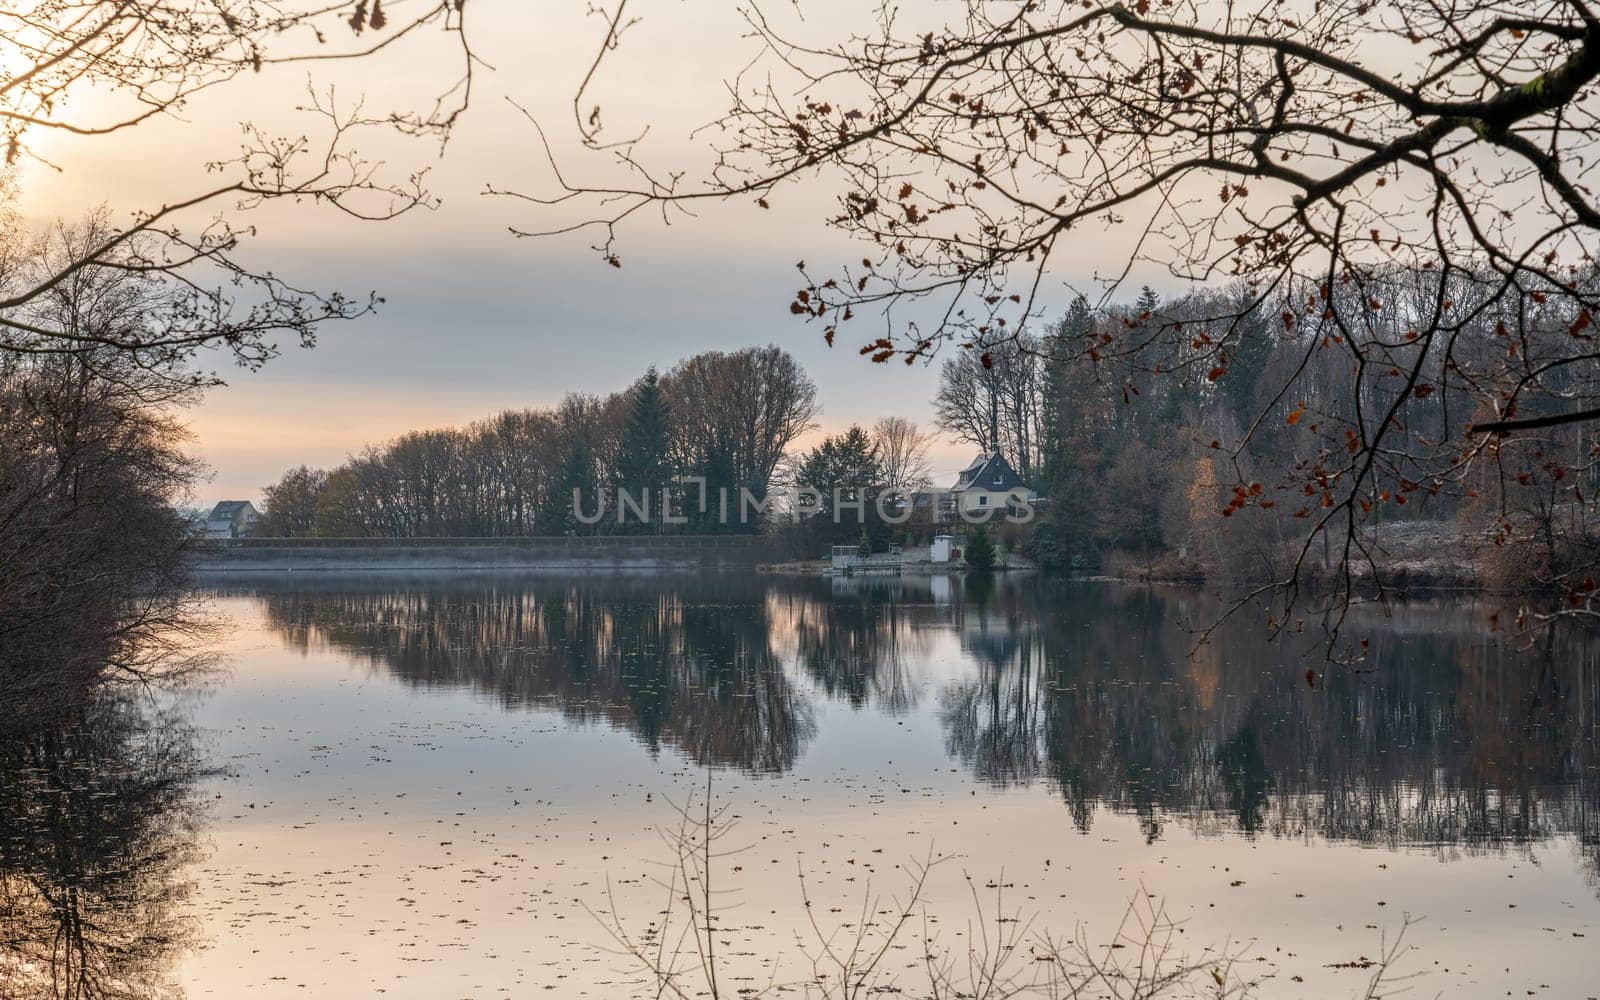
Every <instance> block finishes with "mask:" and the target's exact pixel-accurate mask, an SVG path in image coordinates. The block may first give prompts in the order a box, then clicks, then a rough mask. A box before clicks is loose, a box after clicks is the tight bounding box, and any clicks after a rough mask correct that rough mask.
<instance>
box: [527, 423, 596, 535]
mask: <svg viewBox="0 0 1600 1000" xmlns="http://www.w3.org/2000/svg"><path fill="white" fill-rule="evenodd" d="M599 503H600V490H599V489H598V484H597V483H596V482H595V473H594V451H593V449H591V448H590V446H589V439H588V438H587V437H586V436H584V435H582V434H578V435H575V436H574V437H573V439H572V443H571V444H570V445H569V446H568V447H567V453H566V455H565V456H564V457H563V458H562V460H561V468H560V470H559V472H558V473H557V475H556V481H555V484H554V486H553V487H552V488H551V491H550V501H549V502H548V503H546V504H545V505H544V507H543V508H542V509H541V510H540V511H539V527H540V532H539V533H540V534H544V535H593V534H597V533H598V531H599V529H600V528H601V527H602V526H603V525H604V524H605V523H606V522H605V521H604V520H602V521H601V522H600V523H599V524H584V523H582V522H581V521H579V520H578V518H577V511H578V510H579V509H580V505H581V509H582V511H583V513H584V516H586V517H593V516H594V513H595V510H596V508H597V507H598V505H599ZM607 513H608V514H609V513H610V512H609V511H608V512H607Z"/></svg>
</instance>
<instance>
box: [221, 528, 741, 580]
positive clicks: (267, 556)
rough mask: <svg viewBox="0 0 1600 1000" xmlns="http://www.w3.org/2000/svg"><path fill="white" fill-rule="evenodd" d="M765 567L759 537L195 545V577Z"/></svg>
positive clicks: (281, 541) (283, 541) (352, 540)
mask: <svg viewBox="0 0 1600 1000" xmlns="http://www.w3.org/2000/svg"><path fill="white" fill-rule="evenodd" d="M771 559H772V551H771V545H770V543H769V541H768V540H767V539H766V538H763V537H761V536H759V535H677V536H670V535H659V536H657V535H640V536H601V537H594V538H405V539H388V538H315V539H295V538H242V539H234V540H226V541H202V542H198V543H196V545H195V559H194V564H193V567H194V569H195V570H196V571H198V572H202V573H228V572H246V573H262V572H276V571H281V572H288V571H295V572H300V571H317V570H363V571H365V570H399V571H416V570H424V571H432V570H497V569H507V570H512V569H515V570H539V569H551V570H572V569H604V570H656V569H692V568H697V567H728V568H738V567H752V566H755V565H756V564H758V563H763V562H769V561H771Z"/></svg>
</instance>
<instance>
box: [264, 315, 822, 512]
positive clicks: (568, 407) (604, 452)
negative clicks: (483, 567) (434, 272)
mask: <svg viewBox="0 0 1600 1000" xmlns="http://www.w3.org/2000/svg"><path fill="white" fill-rule="evenodd" d="M819 412H820V410H819V407H818V405H817V399H816V386H815V385H814V384H813V383H812V381H811V379H810V378H809V377H808V376H807V375H806V373H805V371H804V370H803V369H802V368H801V367H800V365H799V364H798V363H797V362H796V361H795V360H794V358H793V357H792V356H791V355H789V354H788V353H787V352H785V351H783V350H781V349H779V348H777V347H773V346H768V347H752V348H747V349H745V350H741V351H733V352H722V351H710V352H706V353H703V354H697V355H695V356H694V357H692V358H689V359H687V360H685V361H683V362H681V363H680V364H678V365H676V366H675V367H673V368H672V369H671V370H670V371H668V372H666V373H665V374H661V373H658V372H657V371H656V370H655V369H654V368H651V369H650V370H649V371H647V372H646V373H645V374H644V375H643V376H642V377H641V378H640V379H639V380H638V381H637V382H635V383H634V384H633V385H632V386H631V387H629V388H628V389H626V390H623V391H620V392H615V393H611V394H610V395H607V396H595V395H587V394H581V393H573V394H571V395H568V396H567V397H566V398H565V399H563V400H562V401H561V402H560V403H559V404H557V405H555V406H553V407H548V408H542V409H526V410H508V411H505V412H503V413H500V414H497V415H495V416H493V417H490V418H488V419H486V420H482V421H479V422H477V423H474V424H471V425H469V426H467V427H463V428H446V429H440V430H426V431H413V432H410V433H407V434H404V435H402V436H400V437H398V438H396V439H394V440H392V441H390V442H387V443H386V444H383V445H379V446H373V447H368V448H367V449H366V450H364V451H363V452H361V453H360V454H358V455H355V456H353V457H352V458H350V459H349V460H348V461H347V462H346V463H345V464H343V465H341V466H339V467H338V468H336V469H333V470H328V471H324V470H315V469H309V468H305V467H301V468H297V469H293V470H290V471H289V472H288V473H286V474H285V475H284V476H283V478H282V479H280V480H279V481H278V482H277V483H275V484H273V485H272V486H269V487H268V488H267V490H266V496H265V501H266V508H267V510H266V521H265V524H264V525H263V528H262V530H263V532H264V533H265V534H268V535H275V536H281V537H291V538H292V537H309V536H319V537H391V538H412V537H426V536H448V535H455V536H477V537H488V536H515V535H565V534H589V533H600V532H604V533H614V532H638V533H657V532H661V531H669V530H687V531H694V532H699V533H708V532H710V533H714V532H720V531H758V530H760V527H761V525H760V523H759V521H758V520H756V519H754V517H753V516H752V517H751V518H750V519H749V520H747V522H745V523H740V522H739V517H738V514H739V510H738V505H737V501H738V498H739V497H740V495H741V491H747V492H748V493H749V494H750V495H751V496H753V497H755V498H757V499H765V498H766V496H767V493H768V490H769V489H770V488H771V486H772V484H773V483H774V482H775V481H777V480H778V479H779V478H780V472H781V470H782V465H783V462H784V460H785V457H786V456H787V455H788V453H789V449H790V447H791V446H792V445H793V444H794V442H795V440H796V439H797V438H798V437H799V436H800V435H801V434H803V433H804V432H805V431H807V430H808V429H810V428H811V427H813V426H814V424H815V421H816V417H817V415H818V413H819ZM680 477H700V478H703V479H704V480H705V484H706V485H705V488H706V491H707V495H708V496H709V497H711V498H713V499H712V500H711V502H709V503H707V504H706V505H705V509H704V510H702V509H701V503H700V490H699V487H698V486H687V487H685V486H682V485H679V483H678V480H679V479H680ZM624 491H625V492H626V494H627V496H628V498H629V499H630V500H631V501H632V503H633V504H634V505H637V507H636V506H633V505H630V506H628V507H626V508H622V507H620V506H619V499H620V495H621V493H623V492H624ZM720 491H726V492H727V495H728V496H729V497H730V501H729V509H730V516H729V518H727V519H726V521H730V522H732V523H725V519H724V518H722V517H721V516H720V510H719V505H718V503H717V502H716V500H715V498H716V497H718V496H719V494H720ZM574 496H576V497H577V503H576V504H575V503H574ZM646 496H648V498H649V511H648V517H646V515H645V513H644V511H643V510H642V508H643V506H644V504H643V502H642V501H643V499H644V498H645V497H646ZM663 496H667V497H669V498H670V504H671V511H672V514H673V516H674V517H679V518H684V519H686V523H684V524H669V523H667V522H666V521H665V520H664V519H663V517H662V507H661V503H662V497H663ZM602 507H603V509H604V510H605V512H606V513H605V516H604V517H603V518H601V519H600V520H599V522H598V523H595V524H586V523H584V520H586V519H588V518H592V517H594V516H595V514H596V513H597V512H598V511H600V510H601V509H602ZM580 513H581V514H582V515H584V517H583V518H582V519H580V517H579V516H578V515H579V514H580ZM619 522H620V523H619Z"/></svg>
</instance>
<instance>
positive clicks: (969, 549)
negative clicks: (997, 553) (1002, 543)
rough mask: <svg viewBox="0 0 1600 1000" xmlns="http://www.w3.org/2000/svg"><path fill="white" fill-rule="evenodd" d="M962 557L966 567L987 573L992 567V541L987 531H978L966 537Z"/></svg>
mask: <svg viewBox="0 0 1600 1000" xmlns="http://www.w3.org/2000/svg"><path fill="white" fill-rule="evenodd" d="M963 555H964V557H965V558H966V560H967V568H968V569H972V570H975V571H977V572H979V573H987V572H989V571H990V570H992V569H994V561H995V560H994V542H992V541H990V540H989V533H988V532H986V531H980V532H978V533H977V534H976V535H974V536H972V537H971V538H969V539H967V545H966V551H965V552H964V554H963Z"/></svg>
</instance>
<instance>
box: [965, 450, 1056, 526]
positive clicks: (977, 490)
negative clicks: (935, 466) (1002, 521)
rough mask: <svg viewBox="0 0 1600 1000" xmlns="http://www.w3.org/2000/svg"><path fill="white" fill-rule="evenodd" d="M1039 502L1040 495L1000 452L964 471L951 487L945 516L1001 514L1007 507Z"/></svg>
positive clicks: (981, 458)
mask: <svg viewBox="0 0 1600 1000" xmlns="http://www.w3.org/2000/svg"><path fill="white" fill-rule="evenodd" d="M1038 499H1039V494H1038V493H1036V492H1034V490H1033V489H1032V488H1031V487H1029V486H1028V484H1027V483H1025V482H1023V481H1022V477H1021V476H1019V475H1017V470H1016V469H1013V468H1012V467H1011V463H1010V462H1007V461H1006V459H1005V456H1004V455H1002V454H1000V453H999V452H998V451H993V452H985V453H984V454H982V455H979V456H978V457H977V458H975V459H973V460H972V463H971V464H970V465H968V466H967V467H966V468H965V469H962V470H961V475H960V476H959V477H957V479H956V484H955V485H954V486H952V487H950V500H949V503H948V505H947V510H946V513H948V514H959V513H967V514H976V513H978V512H980V511H988V510H995V511H1001V510H1004V509H1005V508H1006V507H1007V506H1008V505H1009V506H1012V507H1015V506H1017V504H1018V502H1019V501H1022V500H1025V501H1027V502H1029V503H1032V502H1034V501H1036V500H1038Z"/></svg>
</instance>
